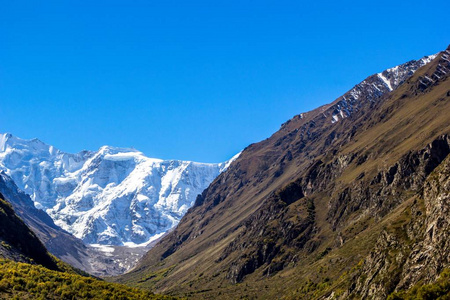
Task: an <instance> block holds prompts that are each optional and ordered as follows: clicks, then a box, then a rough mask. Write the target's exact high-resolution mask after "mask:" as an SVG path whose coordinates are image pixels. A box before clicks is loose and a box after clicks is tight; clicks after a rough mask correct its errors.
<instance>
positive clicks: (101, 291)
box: [0, 259, 172, 299]
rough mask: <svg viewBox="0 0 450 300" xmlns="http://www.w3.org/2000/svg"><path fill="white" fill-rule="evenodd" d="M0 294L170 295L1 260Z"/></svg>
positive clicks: (38, 296) (39, 296) (36, 296)
mask: <svg viewBox="0 0 450 300" xmlns="http://www.w3.org/2000/svg"><path fill="white" fill-rule="evenodd" d="M0 298H2V299H3V298H13V299H172V298H171V297H166V296H159V295H154V294H153V293H150V292H147V291H142V290H138V289H133V288H130V287H126V286H124V285H120V284H113V283H107V282H104V281H101V280H97V279H94V278H91V277H84V276H80V275H77V274H70V273H66V272H58V271H53V270H49V269H47V268H44V267H42V266H39V265H30V264H27V263H20V262H13V261H10V260H3V259H2V260H0Z"/></svg>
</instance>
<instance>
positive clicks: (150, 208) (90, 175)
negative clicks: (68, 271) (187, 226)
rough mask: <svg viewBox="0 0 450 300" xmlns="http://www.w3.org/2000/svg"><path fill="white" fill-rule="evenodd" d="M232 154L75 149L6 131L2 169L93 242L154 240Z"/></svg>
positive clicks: (0, 138) (0, 144) (0, 151)
mask: <svg viewBox="0 0 450 300" xmlns="http://www.w3.org/2000/svg"><path fill="white" fill-rule="evenodd" d="M236 158H237V156H235V157H233V158H232V160H234V159H236ZM232 160H230V161H228V162H225V163H219V164H207V163H195V162H188V161H178V160H160V159H154V158H148V157H146V156H145V155H144V154H143V153H141V152H139V151H137V150H135V149H126V148H115V147H109V146H103V147H101V148H100V149H99V150H98V151H96V152H91V151H82V152H80V153H77V154H69V153H65V152H62V151H59V150H57V149H55V148H54V147H52V146H49V145H46V144H45V143H43V142H41V141H39V140H37V139H35V140H23V139H19V138H16V137H14V136H12V135H10V134H0V169H2V170H4V171H5V172H6V173H7V174H8V175H9V176H11V177H12V179H13V180H14V181H15V182H16V184H17V185H18V186H19V188H21V189H22V190H24V191H25V192H26V193H27V194H29V195H30V196H31V198H32V199H33V201H34V202H35V206H36V207H38V208H41V209H44V210H45V211H46V212H47V213H48V214H49V215H50V216H51V217H52V218H53V220H54V221H55V223H56V224H57V225H58V226H60V227H62V228H63V229H65V230H67V231H68V232H70V233H72V234H74V235H75V236H76V237H78V238H81V239H82V240H83V241H85V242H86V243H88V244H100V245H137V246H140V245H145V244H146V243H149V242H150V241H152V240H153V239H154V238H157V237H158V236H160V235H161V234H163V233H165V232H166V231H167V230H169V229H171V228H172V227H173V226H175V225H176V224H178V222H179V221H180V219H181V217H182V216H183V215H184V214H185V213H186V211H187V210H188V209H189V208H190V207H191V206H192V205H193V203H194V202H195V199H196V197H197V195H198V194H200V193H201V192H202V191H203V190H204V189H205V188H206V187H208V185H209V184H210V183H211V182H212V181H213V180H214V179H215V178H216V177H217V176H218V175H219V174H220V173H221V172H223V171H224V170H226V168H228V166H229V165H230V163H231V161H232Z"/></svg>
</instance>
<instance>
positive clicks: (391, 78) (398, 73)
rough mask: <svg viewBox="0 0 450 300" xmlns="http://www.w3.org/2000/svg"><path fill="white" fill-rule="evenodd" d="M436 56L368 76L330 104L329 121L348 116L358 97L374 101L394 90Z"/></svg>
mask: <svg viewBox="0 0 450 300" xmlns="http://www.w3.org/2000/svg"><path fill="white" fill-rule="evenodd" d="M436 56H437V54H435V55H430V56H425V57H423V58H421V59H419V60H412V61H409V62H407V63H404V64H402V65H399V66H396V67H393V68H390V69H387V70H384V71H383V72H380V73H378V74H375V75H373V76H370V77H368V78H366V80H364V81H362V82H361V83H359V84H357V85H355V86H354V87H353V88H352V89H351V90H349V91H348V92H347V93H345V95H344V96H342V97H340V98H338V100H337V101H336V103H335V104H334V105H332V106H331V108H330V109H331V110H332V112H331V116H332V118H331V123H332V124H334V123H336V122H338V121H339V120H341V119H344V118H346V117H348V116H350V115H351V114H352V112H353V111H356V110H357V109H358V107H359V104H360V103H359V102H360V101H361V99H360V98H363V99H364V98H365V99H367V100H369V101H376V100H377V99H378V98H380V97H381V96H383V95H384V94H386V93H389V92H391V91H393V90H395V89H396V88H397V87H398V86H399V85H401V84H402V83H403V82H405V80H406V79H408V78H409V77H411V76H412V75H413V74H414V72H415V71H416V70H417V69H419V68H420V67H422V66H424V65H426V64H428V63H429V62H431V61H432V60H433V59H434V58H435V57H436ZM339 116H340V117H339Z"/></svg>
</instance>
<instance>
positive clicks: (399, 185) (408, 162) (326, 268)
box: [114, 56, 450, 299]
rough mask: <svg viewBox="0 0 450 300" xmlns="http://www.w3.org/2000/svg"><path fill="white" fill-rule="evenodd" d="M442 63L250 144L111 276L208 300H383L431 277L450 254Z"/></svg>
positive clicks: (447, 102)
mask: <svg viewBox="0 0 450 300" xmlns="http://www.w3.org/2000/svg"><path fill="white" fill-rule="evenodd" d="M443 68H446V69H443ZM440 70H444V71H445V70H448V71H449V72H447V73H450V67H449V66H448V61H447V60H446V59H444V58H443V57H442V56H439V57H438V58H437V59H436V60H435V61H433V62H432V63H430V64H429V65H426V66H425V67H423V68H422V69H420V70H418V71H417V72H416V74H415V75H414V76H413V77H411V78H410V79H408V80H407V82H405V84H403V85H402V86H400V87H399V88H398V89H397V90H396V91H394V92H393V93H390V94H389V95H387V96H386V97H384V98H382V99H379V100H377V101H372V99H360V101H361V106H360V107H358V109H357V110H356V111H354V112H353V114H352V115H351V116H350V117H348V118H345V119H343V120H340V121H339V122H338V123H332V122H331V117H332V115H331V113H330V111H333V110H334V109H335V107H334V106H335V105H336V104H337V102H335V103H333V104H330V105H327V106H324V107H321V108H319V109H317V110H314V111H312V112H309V113H306V114H303V115H301V116H297V117H295V118H293V119H292V120H290V121H289V122H287V123H285V124H284V125H283V126H282V128H281V129H280V131H278V132H276V133H275V134H274V135H272V136H271V137H270V138H268V139H266V140H264V141H262V142H260V143H257V144H253V145H250V146H249V147H247V148H246V149H245V150H244V151H243V153H242V154H241V156H240V157H239V158H238V160H237V161H236V162H235V163H234V164H232V166H231V167H230V168H229V169H228V171H227V172H225V173H223V174H222V175H220V176H219V177H218V178H217V179H216V180H215V181H214V182H213V183H212V184H211V185H210V187H209V188H208V189H207V190H205V192H204V193H203V194H202V195H201V196H200V197H199V198H198V199H197V201H196V204H195V205H194V207H193V208H191V209H190V210H189V212H188V213H187V214H186V216H185V217H184V218H183V219H182V221H181V222H180V224H179V225H178V227H177V228H176V229H175V230H174V231H172V232H171V233H170V234H168V235H167V237H166V238H164V239H163V240H162V241H161V242H160V243H159V244H158V245H156V246H155V247H154V248H153V249H152V250H151V251H150V252H149V253H148V254H147V255H146V256H145V258H144V260H143V261H142V262H141V264H140V265H139V266H138V267H137V268H136V269H135V270H133V271H132V272H130V273H128V274H125V275H124V276H121V277H119V278H115V279H114V280H116V281H118V282H123V283H129V284H133V285H135V286H139V287H144V288H152V289H156V290H157V291H160V292H165V293H169V294H173V295H186V296H192V297H194V298H206V299H217V298H222V299H228V298H230V297H232V298H240V297H242V298H246V297H248V298H255V297H257V298H262V299H273V298H275V297H285V298H287V299H316V298H329V299H333V298H340V299H349V298H356V299H359V298H373V299H385V298H386V297H387V296H388V295H389V294H391V293H392V292H394V291H396V290H407V289H409V288H411V287H412V286H413V285H414V284H416V283H417V282H422V283H423V284H427V283H430V282H432V281H433V280H435V279H436V278H437V277H438V275H439V272H440V271H441V270H442V268H443V267H448V264H449V262H448V257H449V256H450V253H449V247H448V242H447V241H448V240H449V237H448V236H447V235H446V233H448V232H449V231H450V228H449V222H448V215H449V214H448V213H447V212H448V198H447V197H448V194H447V192H445V191H446V189H445V188H443V187H447V186H449V185H450V184H449V182H450V181H449V180H448V176H447V175H446V174H447V171H446V170H447V169H446V168H448V167H449V166H450V160H449V159H446V157H447V155H448V153H449V151H450V148H449V141H450V138H449V134H450V119H449V116H448V114H447V113H446V112H448V111H450V81H449V78H448V75H445V74H447V73H444V72H441V71H440ZM427 78H433V79H427ZM435 170H438V171H436V172H434V171H435ZM430 176H431V177H430ZM435 178H439V180H435ZM436 224H439V226H437V225H436ZM430 228H431V229H430ZM429 230H432V234H431V236H432V238H430V232H429ZM420 259H424V260H426V261H427V263H426V264H425V266H423V264H422V266H421V265H420ZM412 270H415V271H414V272H413V271H412Z"/></svg>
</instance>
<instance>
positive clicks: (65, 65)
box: [0, 0, 450, 162]
mask: <svg viewBox="0 0 450 300" xmlns="http://www.w3.org/2000/svg"><path fill="white" fill-rule="evenodd" d="M360 2H363V3H359V4H358V3H356V1H352V2H350V1H309V2H306V1H280V0H278V1H243V0H240V1H166V0H165V1H150V0H146V1H133V0H127V1H125V0H123V1H114V0H107V1H79V0H73V1H64V0H58V1H34V0H32V1H31V0H30V1H20V0H14V1H6V0H0V132H10V133H12V134H14V135H16V136H19V137H22V138H33V137H38V138H39V139H41V140H43V141H45V142H47V143H49V144H52V145H54V146H56V147H57V148H59V149H61V150H64V151H67V152H78V151H80V150H82V149H88V150H96V149H98V148H99V147H100V146H102V145H112V146H121V147H134V148H136V149H138V150H140V151H142V152H144V153H145V154H146V155H148V156H150V157H159V158H164V159H169V158H176V159H186V160H194V161H202V162H219V161H224V160H226V159H228V158H229V157H231V156H232V155H233V154H235V153H237V152H238V151H240V150H241V149H242V148H244V147H245V146H247V145H248V144H250V143H253V142H258V141H260V140H262V139H264V138H266V137H268V136H270V135H271V134H272V133H273V132H275V131H276V130H278V128H279V126H280V124H281V123H283V122H285V121H286V120H288V119H289V118H291V117H292V116H294V115H296V114H299V113H301V112H304V111H308V110H311V109H313V108H315V107H317V106H319V105H322V104H325V103H328V102H331V101H333V100H334V99H335V98H337V97H338V96H340V95H341V94H343V93H344V92H345V91H347V90H348V89H350V88H351V87H352V86H353V85H354V84H356V83H358V82H359V81H361V80H363V79H364V78H365V77H367V76H368V75H370V74H373V73H375V72H379V71H381V70H383V69H385V68H388V67H392V66H395V65H397V64H400V63H403V62H405V61H408V60H411V59H417V58H420V57H422V56H424V55H427V54H433V53H436V52H438V51H440V50H443V49H445V48H446V47H447V46H448V44H449V43H450V27H449V25H448V20H446V17H447V16H446V14H448V12H449V11H450V1H441V0H437V1H432V2H430V1H429V2H424V1H414V0H413V1H360Z"/></svg>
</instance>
